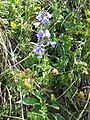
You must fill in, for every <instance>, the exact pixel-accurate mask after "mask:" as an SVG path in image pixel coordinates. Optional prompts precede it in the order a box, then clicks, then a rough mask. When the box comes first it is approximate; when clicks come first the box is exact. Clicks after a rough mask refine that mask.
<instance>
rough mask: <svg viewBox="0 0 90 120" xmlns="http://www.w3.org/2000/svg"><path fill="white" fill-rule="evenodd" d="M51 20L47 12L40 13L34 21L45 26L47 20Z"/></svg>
mask: <svg viewBox="0 0 90 120" xmlns="http://www.w3.org/2000/svg"><path fill="white" fill-rule="evenodd" d="M50 18H51V14H50V13H49V12H45V11H43V12H40V13H39V14H38V15H37V16H36V19H37V20H39V21H40V22H41V23H42V24H43V25H46V24H47V23H48V22H49V19H50Z"/></svg>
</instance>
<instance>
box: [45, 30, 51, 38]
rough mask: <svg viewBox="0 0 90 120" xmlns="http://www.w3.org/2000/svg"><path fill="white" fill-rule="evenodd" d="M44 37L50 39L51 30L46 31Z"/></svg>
mask: <svg viewBox="0 0 90 120" xmlns="http://www.w3.org/2000/svg"><path fill="white" fill-rule="evenodd" d="M44 37H47V38H50V32H49V30H45V31H44Z"/></svg>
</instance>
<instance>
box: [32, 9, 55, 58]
mask: <svg viewBox="0 0 90 120" xmlns="http://www.w3.org/2000/svg"><path fill="white" fill-rule="evenodd" d="M50 18H51V14H50V13H49V12H45V11H43V12H40V13H39V14H38V15H37V16H36V19H37V20H38V21H37V22H35V23H34V26H35V28H38V27H39V25H40V24H42V26H45V25H46V24H48V23H49V21H50ZM36 35H37V38H38V43H37V48H36V49H34V52H35V53H36V54H37V56H38V58H42V56H43V55H44V53H45V49H44V42H45V43H47V44H50V45H51V46H52V48H54V47H55V45H56V42H52V41H51V40H50V32H49V30H48V29H42V30H39V31H38V33H37V34H36Z"/></svg>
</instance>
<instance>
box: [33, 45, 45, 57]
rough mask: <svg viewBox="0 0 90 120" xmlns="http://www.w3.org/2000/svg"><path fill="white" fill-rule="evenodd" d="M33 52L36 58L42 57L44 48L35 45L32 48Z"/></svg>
mask: <svg viewBox="0 0 90 120" xmlns="http://www.w3.org/2000/svg"><path fill="white" fill-rule="evenodd" d="M34 52H35V53H36V55H37V56H38V58H42V56H43V54H44V49H43V48H41V47H37V48H36V49H34Z"/></svg>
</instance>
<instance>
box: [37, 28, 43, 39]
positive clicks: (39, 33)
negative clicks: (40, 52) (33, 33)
mask: <svg viewBox="0 0 90 120" xmlns="http://www.w3.org/2000/svg"><path fill="white" fill-rule="evenodd" d="M37 37H38V39H39V40H40V39H42V38H43V31H42V30H41V31H39V32H38V33H37Z"/></svg>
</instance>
